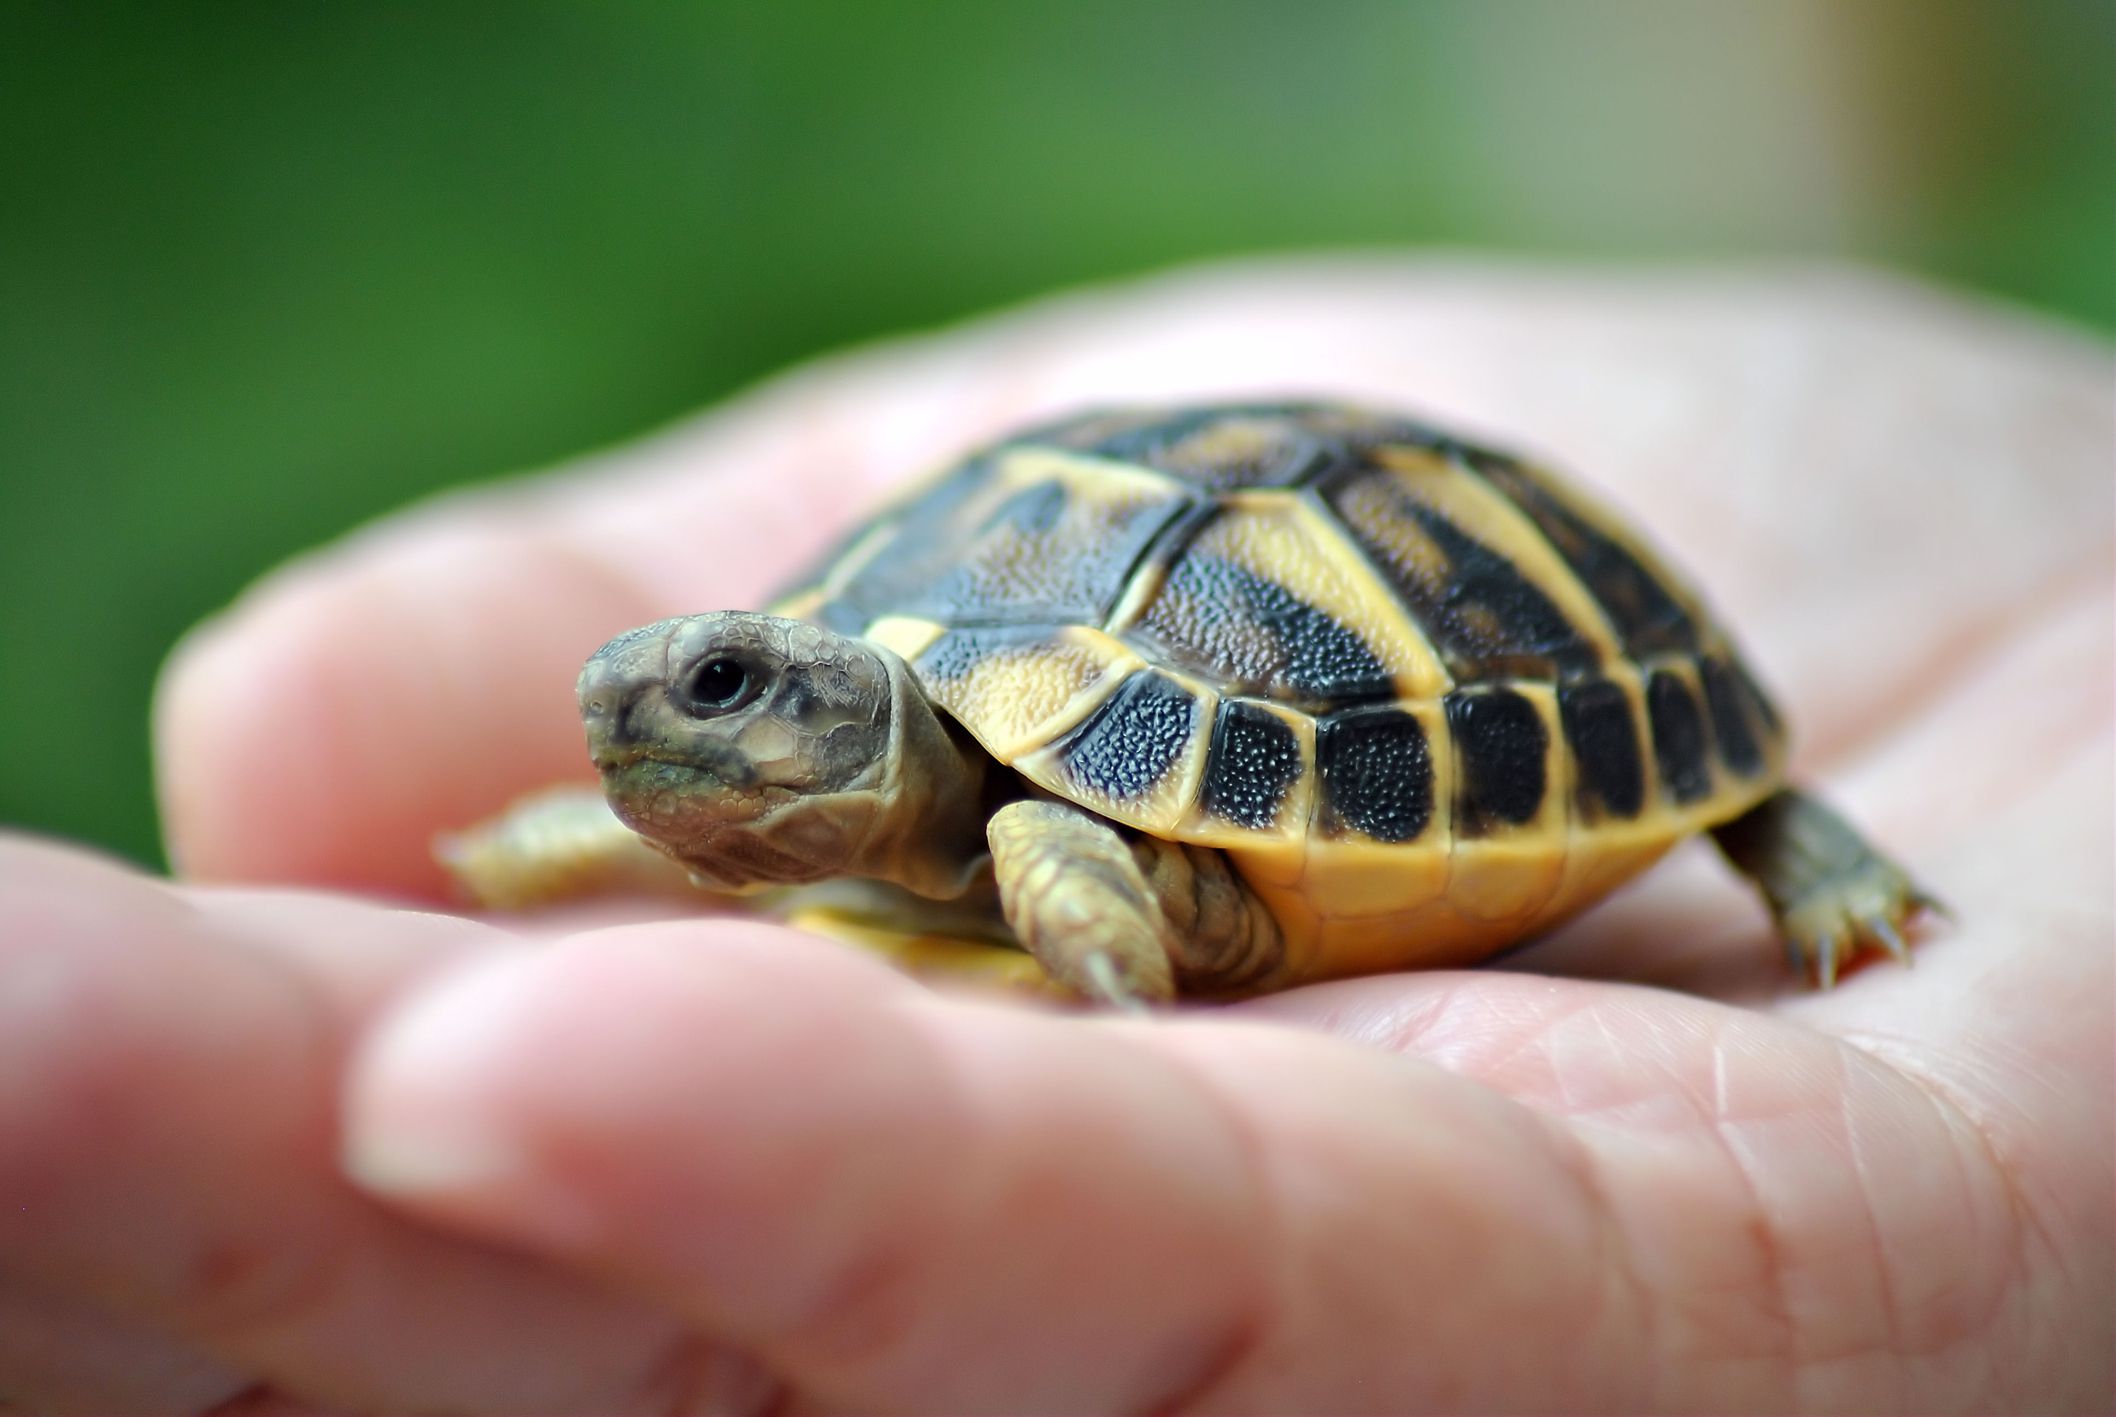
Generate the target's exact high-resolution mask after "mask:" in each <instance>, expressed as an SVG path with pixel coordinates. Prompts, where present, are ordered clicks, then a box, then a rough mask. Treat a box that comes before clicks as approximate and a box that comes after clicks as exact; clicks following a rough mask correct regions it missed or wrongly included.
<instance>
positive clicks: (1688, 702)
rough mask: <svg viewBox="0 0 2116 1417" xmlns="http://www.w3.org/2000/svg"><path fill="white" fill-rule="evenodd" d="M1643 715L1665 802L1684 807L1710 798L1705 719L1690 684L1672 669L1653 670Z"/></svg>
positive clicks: (1710, 769)
mask: <svg viewBox="0 0 2116 1417" xmlns="http://www.w3.org/2000/svg"><path fill="white" fill-rule="evenodd" d="M1646 715H1647V718H1648V719H1649V720H1650V721H1651V722H1652V725H1653V758H1654V762H1655V763H1656V764H1657V765H1658V766H1659V768H1660V781H1661V790H1662V791H1663V792H1664V793H1666V794H1667V797H1668V800H1669V801H1671V802H1673V803H1675V804H1676V805H1677V806H1682V807H1687V806H1689V805H1690V804H1691V803H1693V802H1698V801H1701V800H1703V799H1704V798H1705V797H1708V796H1710V795H1711V792H1712V763H1711V759H1710V756H1709V754H1710V748H1709V745H1708V744H1707V742H1706V740H1705V720H1704V715H1703V714H1702V713H1701V712H1699V710H1698V707H1697V696H1696V695H1695V694H1694V693H1692V692H1691V690H1690V684H1689V681H1688V680H1687V679H1686V678H1685V677H1684V676H1683V675H1682V674H1681V673H1680V672H1678V671H1677V670H1676V669H1675V668H1674V667H1672V666H1666V665H1664V666H1661V667H1659V668H1656V669H1655V670H1654V671H1653V675H1652V677H1651V678H1649V679H1648V680H1647V681H1646Z"/></svg>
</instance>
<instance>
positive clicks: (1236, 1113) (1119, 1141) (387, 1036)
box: [349, 923, 1651, 1410]
mask: <svg viewBox="0 0 2116 1417" xmlns="http://www.w3.org/2000/svg"><path fill="white" fill-rule="evenodd" d="M349 1118H350V1134H349V1135H350V1140H349V1148H350V1161H351V1165H352V1167H353V1169H354V1171H355V1172H356V1174H357V1175H359V1176H360V1177H361V1178H362V1179H363V1180H364V1181H365V1182H366V1183H367V1184H368V1185H369V1186H370V1187H371V1188H373V1189H375V1190H378V1191H381V1192H383V1193H386V1194H388V1195H389V1196H391V1197H393V1198H395V1199H396V1200H397V1201H398V1202H400V1203H401V1204H404V1205H407V1206H410V1207H412V1208H414V1209H416V1210H418V1211H420V1212H422V1213H424V1214H425V1215H426V1216H427V1217H428V1218H430V1219H438V1220H442V1221H446V1222H448V1223H450V1224H453V1225H456V1226H458V1227H462V1228H467V1229H470V1230H472V1231H474V1232H477V1233H479V1234H481V1235H483V1236H485V1237H486V1238H488V1239H494V1240H499V1241H502V1242H505V1243H508V1244H511V1245H515V1246H519V1247H524V1248H528V1249H530V1250H532V1251H536V1252H540V1253H543V1254H546V1255H549V1256H552V1257H555V1258H558V1259H560V1260H563V1261H566V1262H569V1263H574V1264H578V1265H581V1266H584V1267H586V1268H588V1269H590V1270H592V1271H594V1272H596V1273H598V1274H600V1275H601V1276H603V1277H605V1278H607V1279H611V1280H614V1281H615V1282H617V1283H619V1284H621V1285H623V1286H626V1287H628V1288H631V1289H633V1290H636V1291H638V1292H641V1293H644V1294H646V1295H648V1296H651V1297H652V1298H654V1299H656V1300H657V1301H659V1302H662V1303H665V1304H668V1305H670V1306H672V1307H674V1308H676V1309H677V1310H678V1311H680V1312H681V1313H683V1314H685V1315H687V1316H689V1317H690V1318H691V1320H692V1321H693V1322H695V1323H696V1324H698V1325H699V1326H701V1327H702V1328H703V1329H705V1330H707V1331H708V1332H709V1333H710V1334H711V1335H712V1336H714V1337H716V1338H719V1339H723V1340H726V1341H731V1342H734V1343H737V1344H739V1345H742V1346H744V1347H746V1348H748V1349H749V1350H750V1351H751V1352H753V1353H754V1354H755V1355H756V1356H758V1357H759V1358H761V1359H762V1360H763V1362H764V1363H765V1365H766V1366H767V1367H769V1368H770V1369H771V1370H772V1371H774V1372H775V1373H777V1374H779V1375H780V1377H781V1378H782V1379H784V1380H785V1381H786V1382H787V1383H788V1384H789V1385H790V1386H791V1387H792V1388H793V1390H794V1394H795V1396H796V1397H797V1398H798V1399H801V1400H805V1401H806V1402H820V1403H823V1404H827V1405H844V1406H857V1407H868V1408H902V1407H907V1406H921V1407H927V1408H957V1409H965V1410H967V1409H980V1410H983V1409H997V1408H1019V1409H1044V1410H1059V1409H1065V1410H1084V1409H1095V1410H1105V1409H1124V1410H1146V1409H1152V1410H1164V1409H1166V1408H1169V1407H1173V1406H1185V1405H1191V1404H1207V1405H1210V1406H1214V1407H1240V1408H1245V1409H1267V1410H1268V1409H1280V1410H1291V1409H1296V1408H1298V1409H1304V1410H1315V1409H1325V1408H1354V1407H1359V1408H1374V1407H1378V1406H1388V1407H1430V1406H1448V1407H1462V1406H1472V1407H1478V1408H1489V1407H1509V1408H1520V1407H1552V1406H1564V1407H1575V1408H1577V1407H1581V1406H1585V1407H1594V1408H1604V1407H1621V1406H1631V1405H1633V1404H1634V1403H1635V1402H1636V1401H1638V1400H1639V1399H1640V1398H1641V1397H1642V1396H1643V1393H1642V1390H1641V1388H1640V1387H1639V1386H1638V1384H1640V1383H1641V1382H1643V1381H1644V1378H1643V1377H1642V1376H1641V1375H1642V1374H1644V1373H1649V1372H1650V1369H1651V1364H1650V1362H1648V1360H1647V1359H1646V1358H1645V1356H1644V1355H1643V1353H1642V1351H1641V1348H1642V1339H1641V1335H1642V1333H1643V1332H1644V1324H1643V1322H1642V1315H1641V1303H1642V1302H1643V1301H1641V1300H1640V1299H1639V1298H1638V1297H1637V1296H1636V1294H1635V1293H1634V1291H1633V1290H1631V1289H1630V1288H1629V1287H1628V1286H1627V1285H1626V1284H1625V1283H1624V1282H1623V1280H1622V1279H1621V1276H1622V1275H1623V1274H1624V1266H1623V1265H1622V1263H1621V1262H1620V1261H1621V1256H1620V1255H1617V1254H1613V1253H1612V1250H1613V1249H1614V1247H1615V1240H1614V1232H1613V1228H1612V1227H1611V1226H1610V1225H1609V1224H1608V1223H1607V1221H1606V1219H1605V1217H1604V1215H1603V1214H1602V1213H1601V1211H1600V1210H1599V1208H1598V1203H1597V1202H1596V1200H1595V1199H1594V1196H1595V1190H1594V1187H1593V1186H1592V1185H1590V1184H1587V1183H1586V1182H1585V1180H1584V1179H1583V1178H1584V1175H1585V1170H1584V1162H1583V1160H1582V1159H1581V1155H1580V1153H1579V1149H1578V1147H1577V1144H1576V1143H1574V1142H1572V1141H1571V1140H1570V1139H1569V1137H1568V1136H1567V1135H1566V1134H1565V1133H1564V1132H1562V1131H1560V1130H1558V1129H1557V1128H1556V1126H1555V1125H1554V1124H1552V1123H1549V1122H1547V1121H1545V1120H1544V1119H1542V1118H1541V1117H1540V1116H1539V1115H1538V1114H1536V1113H1534V1112H1531V1111H1529V1110H1528V1109H1526V1108H1524V1107H1521V1106H1519V1105H1517V1104H1514V1103H1511V1102H1508V1101H1506V1100H1505V1099H1503V1098H1501V1097H1500V1096H1498V1095H1497V1094H1495V1093H1492V1092H1489V1091H1487V1090H1485V1089H1483V1088H1481V1087H1478V1086H1477V1085H1475V1084H1473V1083H1470V1082H1467V1081H1465V1080H1462V1079H1460V1078H1456V1077H1453V1076H1451V1075H1449V1074H1447V1073H1445V1072H1442V1071H1440V1070H1439V1069H1437V1068H1434V1067H1432V1066H1430V1065H1427V1064H1423V1063H1419V1062H1416V1061H1413V1060H1408V1059H1404V1058H1400V1057H1395V1056H1392V1055H1389V1054H1385V1053H1380V1052H1375V1051H1368V1050H1364V1049H1361V1048H1358V1047H1355V1046H1352V1045H1349V1044H1345V1043H1342V1042H1339V1041H1334V1040H1331V1039H1328V1038H1325V1037H1321V1036H1315V1035H1308V1034H1305V1033H1300V1032H1296V1031H1293V1030H1289V1029H1284V1028H1280V1027H1273V1026H1269V1025H1258V1024H1243V1023H1235V1022H1227V1021H1224V1020H1221V1021H1212V1022H1202V1021H1167V1020H1162V1021H1155V1022H1149V1023H1139V1022H1125V1021H1105V1020H1099V1019H1098V1020H1089V1021H1083V1020H1080V1019H1077V1018H1068V1017H1059V1016H1051V1015H1041V1014H1035V1013H1029V1012H1026V1011H1024V1010H1021V1009H1017V1008H1011V1007H999V1006H993V1005H985V1004H980V1003H973V1002H961V1001H950V1000H946V999H940V998H935V997H933V996H931V995H928V994H925V993H923V992H921V991H918V990H916V989H915V988H913V987H911V986H908V985H905V984H902V983H900V982H898V981H896V980H895V979H894V978H893V977H892V976H890V975H888V974H886V973H885V972H883V971H881V970H879V969H878V968H877V967H875V966H873V965H872V964H870V963H869V962H867V961H865V960H861V959H858V958H856V957H854V956H851V955H848V954H845V953H843V952H841V951H839V950H837V949H835V948H834V947H830V946H826V945H823V944H821V943H820V942H812V941H806V940H803V939H802V938H801V937H798V936H794V935H791V934H789V933H786V932H782V931H777V930H773V929H769V928H766V927H758V926H751V925H730V924H724V923H723V924H695V923H693V924H684V925H668V924H661V925H653V926H641V927H629V928H626V929H624V930H620V931H608V932H603V933H601V934H600V935H598V936H596V937H593V938H582V939H579V940H576V941H575V942H573V943H572V944H571V945H569V946H563V947H560V948H557V949H555V950H552V951H550V952H546V953H542V954H539V955H536V956H532V957H528V958H514V959H510V960H507V961H502V962H497V963H495V964H493V965H492V966H490V967H487V968H483V969H481V970H480V971H478V972H475V973H473V974H471V975H468V976H466V977H462V978H459V979H456V980H453V981H451V982H450V983H448V984H446V985H444V986H442V987H441V988H440V989H438V990H437V991H436V992H433V993H431V994H428V995H426V996H423V997H422V998H420V999H419V1000H418V1001H416V1002H415V1003H413V1004H412V1005H410V1006H408V1007H407V1008H406V1009H405V1010H404V1011H403V1012H401V1013H400V1014H399V1015H398V1016H396V1017H395V1018H394V1019H393V1020H392V1021H391V1022H390V1023H389V1024H388V1025H387V1026H385V1027H384V1028H383V1029H382V1030H381V1031H380V1032H379V1033H378V1034H377V1035H376V1036H375V1037H373V1038H372V1040H371V1042H370V1045H369V1047H368V1049H367V1052H366V1053H365V1055H364V1057H363V1059H362V1060H361V1062H360V1064H359V1066H358V1068H357V1070H356V1073H355V1075H354V1080H353V1083H352V1092H351V1099H350V1112H349ZM1529 1335H1534V1336H1535V1338H1534V1340H1533V1341H1532V1342H1528V1343H1522V1342H1520V1341H1519V1340H1520V1339H1521V1338H1523V1337H1525V1336H1529Z"/></svg>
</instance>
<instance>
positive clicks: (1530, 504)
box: [1462, 449, 1697, 659]
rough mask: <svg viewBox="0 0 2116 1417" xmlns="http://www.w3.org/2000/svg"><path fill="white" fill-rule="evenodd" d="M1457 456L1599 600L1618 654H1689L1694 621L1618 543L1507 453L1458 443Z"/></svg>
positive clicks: (1694, 645)
mask: <svg viewBox="0 0 2116 1417" xmlns="http://www.w3.org/2000/svg"><path fill="white" fill-rule="evenodd" d="M1462 456H1463V460H1464V462H1465V463H1466V464H1467V465H1468V466H1469V467H1470V468H1471V469H1473V470H1474V471H1475V472H1476V473H1477V474H1478V476H1480V477H1482V478H1483V479H1484V480H1485V481H1486V482H1487V483H1489V484H1491V486H1492V487H1494V488H1496V489H1497V490H1498V491H1499V493H1500V494H1501V495H1502V496H1504V497H1506V498H1507V500H1509V501H1511V502H1512V503H1513V504H1514V505H1515V506H1517V507H1519V508H1520V509H1521V510H1522V511H1523V512H1524V513H1526V514H1527V515H1528V517H1529V519H1530V520H1531V521H1533V522H1534V523H1535V524H1536V526H1537V527H1538V528H1540V529H1541V531H1542V533H1543V535H1544V536H1545V537H1546V538H1547V539H1548V540H1549V541H1550V544H1551V545H1552V546H1554V547H1556V548H1557V552H1558V554H1559V555H1560V556H1562V557H1564V558H1565V564H1566V565H1568V566H1570V567H1572V570H1573V574H1575V575H1577V576H1578V577H1579V578H1580V580H1581V582H1582V583H1584V584H1585V585H1586V587H1587V590H1588V592H1589V593H1590V594H1592V595H1593V596H1594V598H1595V599H1596V600H1598V601H1600V602H1601V606H1602V610H1603V612H1604V613H1605V614H1607V615H1608V617H1609V623H1610V626H1611V627H1612V628H1613V629H1615V631H1616V633H1617V636H1618V638H1619V639H1621V640H1622V641H1623V645H1624V653H1625V654H1626V655H1628V656H1630V657H1631V658H1632V659H1643V658H1645V657H1646V656H1647V655H1651V654H1659V653H1668V652H1675V653H1690V652H1693V651H1695V650H1696V648H1697V626H1696V625H1695V624H1694V623H1692V621H1691V619H1690V615H1689V612H1688V611H1686V610H1684V609H1683V608H1682V605H1681V603H1680V602H1679V601H1677V600H1676V598H1675V596H1674V594H1673V593H1672V592H1671V591H1669V589H1668V588H1667V587H1666V586H1664V585H1662V584H1661V583H1660V581H1659V579H1658V578H1656V577H1655V576H1654V574H1653V573H1652V572H1651V571H1648V570H1647V569H1646V568H1645V567H1644V566H1643V565H1641V564H1640V563H1639V560H1638V558H1637V557H1635V556H1633V555H1632V554H1631V552H1630V551H1629V550H1627V549H1626V548H1625V547H1624V546H1623V545H1622V544H1620V543H1619V542H1617V541H1614V540H1612V539H1611V538H1609V537H1608V536H1605V535H1604V534H1603V533H1602V532H1600V531H1599V530H1597V529H1596V528H1595V527H1594V526H1593V525H1592V524H1591V523H1590V522H1588V520H1587V519H1586V518H1585V517H1582V516H1581V515H1580V514H1579V513H1578V512H1576V511H1574V510H1573V509H1572V508H1571V507H1570V506H1568V505H1567V504H1566V502H1565V500H1564V499H1563V498H1561V497H1560V496H1558V494H1557V493H1555V492H1554V491H1552V490H1551V489H1550V488H1548V487H1545V486H1544V485H1543V484H1542V483H1541V482H1540V481H1538V480H1537V478H1536V476H1535V474H1534V473H1532V472H1530V471H1529V470H1528V469H1527V468H1526V467H1525V466H1523V465H1522V464H1520V463H1518V462H1515V461H1514V460H1513V459H1511V458H1505V457H1501V456H1499V455H1498V454H1496V453H1487V452H1483V451H1481V450H1478V449H1465V450H1464V451H1463V454H1462Z"/></svg>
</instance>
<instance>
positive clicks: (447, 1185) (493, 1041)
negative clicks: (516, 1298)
mask: <svg viewBox="0 0 2116 1417" xmlns="http://www.w3.org/2000/svg"><path fill="white" fill-rule="evenodd" d="M535 985H536V979H535V974H534V960H533V957H532V958H526V959H525V958H511V959H503V960H496V961H488V962H485V963H482V964H480V965H477V966H474V967H472V969H471V970H470V971H468V972H467V973H465V974H464V975H462V976H460V977H458V978H455V979H451V980H448V981H446V982H444V983H441V984H438V985H436V986H434V987H433V988H431V989H429V990H427V991H426V992H424V993H422V994H420V995H419V996H418V997H416V998H414V999H413V1000H411V1001H410V1002H409V1003H406V1004H404V1005H403V1006H401V1007H400V1008H399V1010H398V1011H397V1012H396V1013H395V1014H394V1015H393V1016H392V1017H390V1018H389V1019H388V1020H387V1021H386V1022H385V1023H384V1024H383V1025H382V1026H381V1027H380V1029H379V1030H378V1031H377V1032H376V1034H375V1035H374V1037H373V1038H372V1039H371V1040H370V1041H369V1043H368V1044H367V1046H366V1047H365V1049H364V1050H363V1051H362V1054H361V1056H360V1058H359V1060H358V1062H357V1063H356V1064H355V1066H354V1069H353V1072H352V1075H351V1080H350V1083H349V1095H348V1097H347V1102H346V1132H345V1141H344V1156H343V1159H344V1165H345V1168H346V1170H347V1172H348V1173H349V1174H350V1175H351V1176H352V1178H353V1180H354V1181H356V1182H357V1183H358V1184H360V1185H361V1186H363V1187H365V1188H366V1189H368V1190H371V1191H375V1192H378V1193H380V1194H382V1195H385V1196H391V1197H396V1198H401V1199H405V1200H413V1201H419V1202H429V1203H432V1202H438V1203H442V1204H446V1205H449V1206H452V1207H456V1208H461V1207H464V1206H471V1207H476V1208H478V1209H480V1210H483V1211H486V1212H488V1213H495V1214H496V1215H497V1216H498V1217H499V1218H503V1219H504V1220H505V1222H506V1223H507V1224H508V1226H509V1228H515V1229H521V1228H527V1229H530V1230H533V1231H534V1232H535V1233H536V1234H537V1235H538V1236H539V1237H540V1238H544V1239H547V1240H551V1241H564V1240H568V1239H572V1238H575V1237H578V1236H579V1235H580V1234H581V1233H582V1232H583V1230H584V1229H585V1227H586V1225H587V1223H588V1217H587V1215H586V1214H585V1212H584V1211H583V1209H582V1207H581V1206H580V1205H579V1203H578V1202H576V1201H575V1200H573V1199H572V1198H571V1197H570V1196H569V1195H568V1194H567V1193H566V1192H565V1191H564V1190H563V1189H562V1188H560V1187H559V1186H557V1185H556V1184H555V1183H554V1182H553V1181H552V1180H551V1178H550V1177H548V1176H547V1175H545V1174H544V1172H543V1170H542V1168H541V1167H540V1166H539V1165H538V1162H537V1158H536V1156H535V1155H534V1154H533V1152H532V1151H531V1149H530V1148H529V1147H528V1146H526V1145H525V1143H524V1139H523V1137H522V1135H521V1134H520V1132H519V1131H518V1130H516V1129H515V1128H514V1127H512V1126H510V1125H509V1122H510V1119H511V1117H512V1116H513V1115H514V1114H515V1113H516V1111H517V1109H516V1108H515V1107H514V1106H512V1105H510V1104H511V1103H512V1101H513V1093H512V1089H511V1088H510V1074H511V1073H512V1072H513V1071H514V1070H515V1068H516V1067H517V1065H518V1064H519V1063H520V1062H521V1061H522V1060H523V1058H524V1052H523V1049H524V1048H525V1047H526V1046H529V1045H528V1042H527V1038H528V1034H529V1030H530V1029H531V1028H533V1024H534V1020H533V1018H532V1015H531V1008H532V999H533V996H534V994H535V992H536V991H535Z"/></svg>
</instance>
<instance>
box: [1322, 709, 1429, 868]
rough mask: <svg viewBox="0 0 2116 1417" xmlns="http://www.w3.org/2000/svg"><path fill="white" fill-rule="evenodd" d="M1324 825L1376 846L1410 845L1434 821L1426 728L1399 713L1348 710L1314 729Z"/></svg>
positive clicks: (1415, 720) (1333, 715)
mask: <svg viewBox="0 0 2116 1417" xmlns="http://www.w3.org/2000/svg"><path fill="white" fill-rule="evenodd" d="M1315 750H1316V758H1317V760H1318V762H1319V764H1320V766H1321V769H1322V788H1323V802H1324V808H1325V811H1324V822H1325V825H1326V826H1327V827H1329V828H1331V829H1333V830H1337V831H1343V830H1347V829H1349V830H1351V831H1357V832H1364V833H1365V834H1366V835H1368V836H1370V837H1373V838H1374V839H1375V840H1376V841H1389V842H1404V841H1413V840H1415V839H1416V838H1417V837H1418V835H1419V834H1420V833H1421V832H1423V831H1424V830H1425V829H1426V827H1427V825H1428V824H1430V823H1431V821H1432V819H1433V758H1432V749H1431V748H1430V746H1429V745H1428V744H1427V743H1426V741H1425V728H1424V726H1423V725H1421V724H1420V723H1419V722H1418V720H1417V719H1416V718H1414V717H1412V716H1411V715H1410V714H1407V713H1405V712H1403V711H1402V710H1401V709H1393V708H1360V709H1346V710H1344V711H1343V712H1341V713H1335V714H1332V715H1330V716H1329V717H1328V718H1326V719H1324V720H1323V721H1322V722H1321V723H1320V724H1319V725H1317V727H1316V736H1315Z"/></svg>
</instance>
